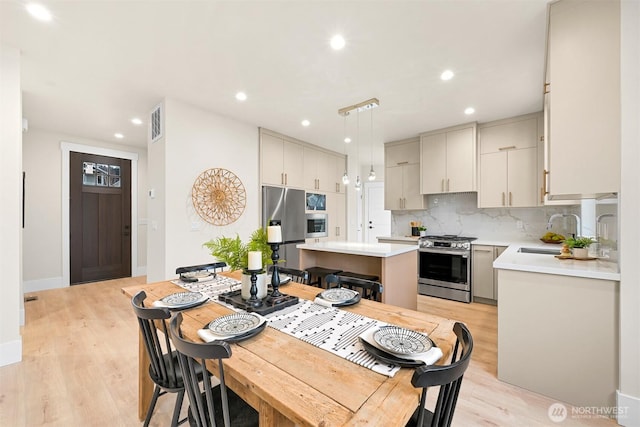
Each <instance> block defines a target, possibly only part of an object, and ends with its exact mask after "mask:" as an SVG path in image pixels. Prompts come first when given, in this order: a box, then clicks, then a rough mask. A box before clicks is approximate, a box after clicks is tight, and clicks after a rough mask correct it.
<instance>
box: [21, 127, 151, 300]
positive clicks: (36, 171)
mask: <svg viewBox="0 0 640 427" xmlns="http://www.w3.org/2000/svg"><path fill="white" fill-rule="evenodd" d="M61 141H65V142H70V143H76V144H82V145H85V146H91V147H99V148H108V149H113V150H118V151H125V152H132V153H137V154H138V156H139V157H138V188H137V190H138V252H137V254H138V265H134V266H132V270H133V271H132V275H133V276H136V275H139V274H144V273H145V270H146V225H144V223H145V218H146V197H145V195H146V175H147V171H146V167H147V154H146V149H145V148H134V147H129V146H123V145H118V144H111V143H108V142H104V141H97V140H92V139H86V138H80V137H77V136H73V135H66V134H60V133H55V132H50V131H45V130H40V129H33V128H31V129H29V131H28V132H26V133H25V134H24V136H23V161H22V166H23V169H24V171H25V172H26V184H25V188H26V197H25V228H24V242H23V244H24V266H23V275H24V280H25V283H24V288H25V291H26V292H30V291H36V290H42V289H50V288H57V287H61V286H63V285H64V284H63V280H62V276H63V266H62V259H63V256H62V250H63V249H62V248H63V242H62V174H63V171H62V154H61V149H60V142H61ZM64 173H67V172H66V171H65V172H64ZM133 191H135V189H132V192H133ZM141 223H142V224H141Z"/></svg>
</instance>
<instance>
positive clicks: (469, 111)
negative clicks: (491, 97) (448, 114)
mask: <svg viewBox="0 0 640 427" xmlns="http://www.w3.org/2000/svg"><path fill="white" fill-rule="evenodd" d="M475 112H476V109H475V108H473V107H467V108H465V109H464V113H465V114H466V115H467V116H468V115H469V114H473V113H475Z"/></svg>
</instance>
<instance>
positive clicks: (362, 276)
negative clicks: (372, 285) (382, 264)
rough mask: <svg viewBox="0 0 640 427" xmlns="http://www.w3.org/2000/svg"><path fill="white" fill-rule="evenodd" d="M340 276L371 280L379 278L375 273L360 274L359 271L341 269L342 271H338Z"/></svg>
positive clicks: (375, 280) (374, 280)
mask: <svg viewBox="0 0 640 427" xmlns="http://www.w3.org/2000/svg"><path fill="white" fill-rule="evenodd" d="M340 276H346V277H354V278H356V279H363V280H370V281H372V282H377V281H379V280H380V277H378V276H375V275H370V274H360V273H354V272H351V271H343V272H342V273H340Z"/></svg>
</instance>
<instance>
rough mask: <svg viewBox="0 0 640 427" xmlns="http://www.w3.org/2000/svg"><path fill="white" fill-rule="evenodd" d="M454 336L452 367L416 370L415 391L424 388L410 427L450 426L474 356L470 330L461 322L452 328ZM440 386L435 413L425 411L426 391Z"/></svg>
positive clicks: (413, 382) (414, 375) (408, 425)
mask: <svg viewBox="0 0 640 427" xmlns="http://www.w3.org/2000/svg"><path fill="white" fill-rule="evenodd" d="M453 332H454V333H455V334H456V336H457V340H456V344H455V346H454V347H453V353H452V356H451V363H450V364H449V365H446V366H440V365H425V366H420V367H419V368H417V369H416V370H415V371H414V373H413V377H411V384H412V385H413V386H414V387H416V388H422V394H421V396H420V404H419V406H418V407H417V408H416V410H415V412H414V413H413V415H412V416H411V419H410V420H409V422H408V423H407V427H427V426H429V427H444V426H450V425H451V420H452V418H453V413H454V411H455V409H456V403H457V402H458V393H460V385H461V384H462V377H463V376H464V372H465V371H466V370H467V367H468V366H469V361H470V360H471V353H472V352H473V338H472V337H471V333H470V332H469V329H467V327H466V326H465V325H464V324H463V323H460V322H456V323H455V324H454V325H453ZM433 386H440V393H439V394H438V400H437V402H436V405H435V408H434V409H433V411H429V410H428V409H426V408H425V402H426V400H427V389H428V388H429V387H433Z"/></svg>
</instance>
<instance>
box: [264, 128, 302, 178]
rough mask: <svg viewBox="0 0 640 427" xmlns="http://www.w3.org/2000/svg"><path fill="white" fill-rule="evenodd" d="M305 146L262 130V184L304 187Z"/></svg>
mask: <svg viewBox="0 0 640 427" xmlns="http://www.w3.org/2000/svg"><path fill="white" fill-rule="evenodd" d="M303 159H304V155H303V146H302V144H299V143H297V142H295V141H292V140H289V139H287V138H285V137H283V136H279V135H277V134H272V133H269V132H266V131H264V130H263V129H261V130H260V162H261V168H260V170H261V172H262V184H266V185H277V186H280V185H282V186H286V187H293V188H304V162H303Z"/></svg>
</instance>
